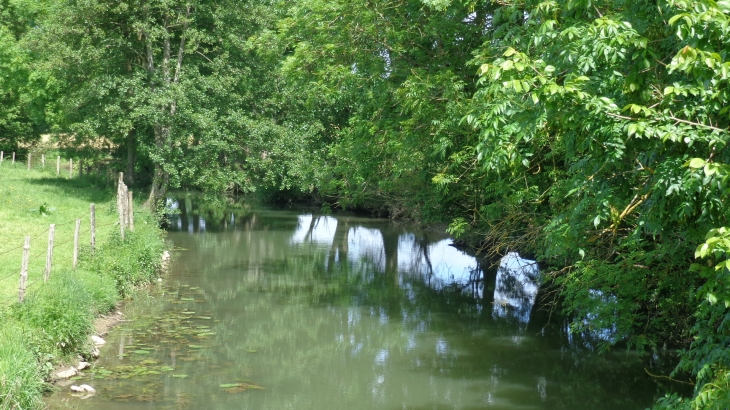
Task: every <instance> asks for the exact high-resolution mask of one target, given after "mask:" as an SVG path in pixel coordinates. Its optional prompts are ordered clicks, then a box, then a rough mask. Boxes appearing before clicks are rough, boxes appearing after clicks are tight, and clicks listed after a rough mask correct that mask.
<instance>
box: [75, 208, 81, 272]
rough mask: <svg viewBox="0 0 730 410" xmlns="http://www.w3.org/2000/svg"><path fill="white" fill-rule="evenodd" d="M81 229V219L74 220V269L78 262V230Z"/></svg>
mask: <svg viewBox="0 0 730 410" xmlns="http://www.w3.org/2000/svg"><path fill="white" fill-rule="evenodd" d="M80 230H81V219H77V220H76V231H75V232H74V269H76V265H78V264H79V231H80Z"/></svg>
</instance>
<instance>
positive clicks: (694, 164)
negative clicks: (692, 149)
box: [684, 158, 706, 169]
mask: <svg viewBox="0 0 730 410" xmlns="http://www.w3.org/2000/svg"><path fill="white" fill-rule="evenodd" d="M705 164H706V161H705V160H704V159H702V158H692V159H691V160H689V161H687V162H686V163H685V164H684V165H685V166H689V167H690V168H694V169H699V168H702V167H704V166H705Z"/></svg>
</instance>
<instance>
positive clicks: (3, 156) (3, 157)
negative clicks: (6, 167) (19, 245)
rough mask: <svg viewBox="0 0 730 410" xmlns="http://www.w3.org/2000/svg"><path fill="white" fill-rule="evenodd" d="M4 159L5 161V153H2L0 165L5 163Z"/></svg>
mask: <svg viewBox="0 0 730 410" xmlns="http://www.w3.org/2000/svg"><path fill="white" fill-rule="evenodd" d="M4 159H5V151H0V164H2V163H3V160H4Z"/></svg>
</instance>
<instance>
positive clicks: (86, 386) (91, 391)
mask: <svg viewBox="0 0 730 410" xmlns="http://www.w3.org/2000/svg"><path fill="white" fill-rule="evenodd" d="M79 387H80V388H82V389H83V391H86V392H89V393H96V389H94V388H93V387H91V386H89V385H88V384H82V385H81V386H79Z"/></svg>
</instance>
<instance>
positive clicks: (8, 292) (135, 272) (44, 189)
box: [0, 161, 164, 409]
mask: <svg viewBox="0 0 730 410" xmlns="http://www.w3.org/2000/svg"><path fill="white" fill-rule="evenodd" d="M49 168H51V167H49ZM115 192H116V191H115V190H113V189H111V188H109V187H105V186H104V185H103V184H101V183H100V182H99V181H96V180H95V178H94V177H93V176H85V177H83V178H78V177H76V178H73V179H70V178H69V177H68V173H66V174H65V175H64V174H62V176H61V177H56V175H55V169H52V170H51V169H46V170H43V169H32V170H27V169H26V167H25V164H18V163H16V165H15V166H12V165H11V164H10V163H9V162H8V161H6V162H5V163H3V164H2V165H0V409H34V408H41V407H42V405H43V403H42V401H41V399H42V394H43V391H44V390H45V389H46V388H47V385H46V384H45V383H44V381H45V380H48V377H49V375H50V371H51V369H53V367H54V366H55V365H56V364H58V363H63V362H70V361H72V360H73V359H74V358H75V357H76V356H78V355H82V356H88V354H89V352H90V350H91V349H90V347H91V346H90V345H89V341H88V340H89V335H90V334H91V332H92V329H93V321H94V318H95V317H96V316H97V315H99V314H103V313H105V312H108V311H109V310H110V309H112V308H113V307H114V305H115V304H116V302H117V301H118V300H120V299H121V298H123V297H124V296H125V295H126V294H127V293H128V292H129V290H130V289H131V288H132V287H134V286H137V285H142V284H145V283H148V282H150V281H152V280H153V279H154V278H155V277H156V276H157V273H158V271H159V265H160V254H161V252H162V251H163V247H164V244H163V238H162V234H161V231H160V230H159V229H158V228H157V224H156V222H155V220H154V218H153V216H152V215H150V214H149V213H147V212H146V211H142V210H141V207H139V206H138V207H137V208H136V209H137V211H136V212H135V219H136V223H135V232H133V233H131V232H128V233H127V235H126V237H125V240H124V241H122V240H121V238H120V235H119V227H118V225H116V221H117V215H116V208H115V204H116V202H115V196H114V195H115ZM91 203H94V204H96V223H97V229H96V251H95V252H94V253H93V255H92V252H91V247H90V229H89V227H90V224H89V206H90V204H91ZM77 218H78V219H81V221H82V225H81V230H80V231H81V234H80V239H79V243H80V244H81V246H80V254H79V264H78V266H77V268H76V269H74V268H73V262H72V261H73V237H74V230H75V221H76V219H77ZM50 224H56V235H55V241H54V242H55V243H54V248H53V266H52V270H51V274H50V279H49V281H48V282H47V283H44V280H43V276H44V271H45V265H46V252H47V245H48V229H49V225H50ZM25 236H30V237H31V247H30V252H29V255H30V258H29V264H28V265H29V266H28V289H27V293H26V296H25V300H24V302H23V303H19V302H18V287H19V273H20V267H21V261H22V257H23V249H22V246H23V242H24V237H25Z"/></svg>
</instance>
